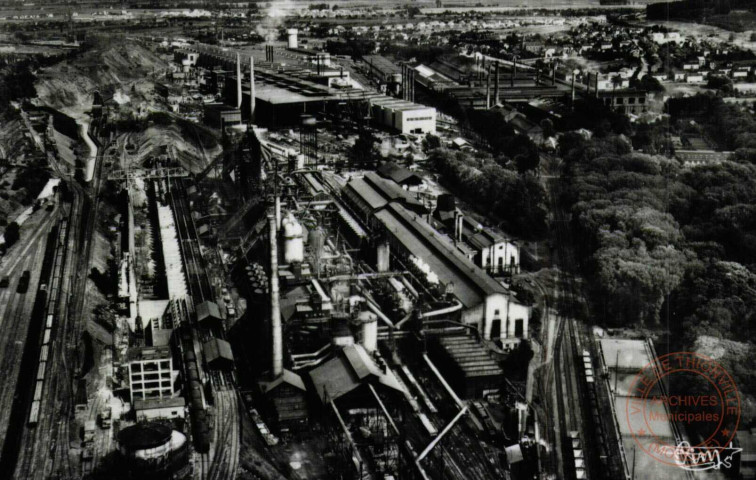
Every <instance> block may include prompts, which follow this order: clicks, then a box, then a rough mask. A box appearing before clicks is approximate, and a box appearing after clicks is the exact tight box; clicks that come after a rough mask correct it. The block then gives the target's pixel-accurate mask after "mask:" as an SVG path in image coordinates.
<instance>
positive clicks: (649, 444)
mask: <svg viewBox="0 0 756 480" xmlns="http://www.w3.org/2000/svg"><path fill="white" fill-rule="evenodd" d="M625 395H626V397H625V400H626V402H625V413H626V415H627V429H628V431H629V433H630V434H631V435H632V437H633V440H635V443H636V445H637V446H638V447H639V448H640V449H641V450H642V451H644V452H645V453H647V454H648V455H650V456H651V457H652V458H654V459H656V460H658V461H659V462H662V463H665V464H668V465H672V466H676V467H681V468H684V469H686V470H707V469H710V468H712V469H713V468H716V469H719V468H720V467H722V466H729V465H728V463H729V462H730V461H731V457H732V453H731V452H732V451H733V450H735V449H733V448H732V443H731V442H732V439H733V437H734V436H735V432H736V430H737V428H738V424H739V422H740V395H739V393H738V389H737V387H736V385H735V382H734V381H733V379H732V376H731V375H730V374H729V373H728V372H727V371H726V370H725V369H724V368H722V366H721V365H720V364H719V363H718V362H716V361H715V360H714V359H712V358H709V357H707V356H705V355H701V354H698V353H694V352H676V353H669V354H667V355H662V356H660V357H658V358H656V359H655V360H654V361H652V362H651V363H649V364H648V365H646V366H644V367H643V368H641V369H640V371H639V372H638V373H637V374H636V375H634V376H633V377H632V379H631V381H630V384H629V387H628V388H627V393H626V394H625ZM618 407H620V408H621V404H618Z"/></svg>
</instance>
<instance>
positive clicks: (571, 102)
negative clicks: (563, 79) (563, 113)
mask: <svg viewBox="0 0 756 480" xmlns="http://www.w3.org/2000/svg"><path fill="white" fill-rule="evenodd" d="M575 75H577V73H576V72H575V71H573V72H572V88H571V93H570V105H571V106H572V108H573V109H574V108H575Z"/></svg>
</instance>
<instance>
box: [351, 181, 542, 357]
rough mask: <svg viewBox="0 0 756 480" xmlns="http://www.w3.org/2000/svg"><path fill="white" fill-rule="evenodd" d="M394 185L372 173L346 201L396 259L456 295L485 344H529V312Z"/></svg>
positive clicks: (465, 319)
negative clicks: (420, 264)
mask: <svg viewBox="0 0 756 480" xmlns="http://www.w3.org/2000/svg"><path fill="white" fill-rule="evenodd" d="M392 184H393V185H392ZM394 185H396V184H394V182H391V181H390V180H386V179H384V178H382V177H380V176H378V175H377V174H375V173H372V172H371V173H368V174H367V175H366V176H365V177H364V178H355V179H352V180H351V181H350V182H349V183H348V184H347V185H346V186H345V187H344V190H343V195H344V199H345V200H346V201H347V203H348V204H350V206H351V207H352V208H353V209H354V211H355V212H357V213H358V215H360V216H361V217H362V218H363V219H367V222H366V223H367V224H368V225H369V226H370V228H371V229H372V230H374V232H376V233H378V232H380V233H383V234H384V236H385V238H386V239H387V241H388V244H389V248H390V249H391V252H392V253H393V255H394V256H396V257H398V258H399V259H401V260H402V261H403V262H404V263H407V262H408V260H409V258H410V257H411V256H412V257H415V258H419V259H422V260H423V261H424V262H425V263H427V264H428V266H429V267H430V270H431V271H432V272H433V273H435V274H436V275H437V276H438V279H439V280H440V282H441V283H443V284H444V285H446V286H449V287H451V288H452V289H453V292H454V296H455V297H456V298H457V299H458V300H459V302H460V303H461V304H462V307H463V308H462V309H461V315H460V320H461V321H462V322H463V323H466V324H469V325H473V326H475V327H476V328H478V330H479V331H480V333H481V335H482V337H483V338H484V339H486V340H493V339H498V340H500V341H501V343H502V345H503V346H504V347H505V348H511V347H514V346H515V345H517V344H518V343H519V342H520V340H521V339H523V338H527V335H528V320H529V318H530V307H528V306H526V305H523V304H521V303H519V302H517V300H516V299H515V298H514V296H513V294H512V293H511V292H510V291H509V290H507V288H505V287H504V285H502V284H501V283H499V282H498V281H496V280H495V279H494V278H492V277H491V276H489V275H488V274H487V273H486V272H485V271H484V270H483V269H482V268H480V267H478V266H477V265H475V264H474V263H473V262H472V261H471V260H470V259H468V258H467V257H466V256H464V255H463V254H462V253H461V252H460V251H459V250H457V248H456V247H455V246H454V244H453V243H452V242H451V241H450V240H448V239H447V238H445V237H444V236H443V235H442V234H441V233H440V232H438V231H437V230H436V229H434V228H433V227H432V226H431V225H430V224H429V223H428V222H426V221H425V219H424V218H423V216H422V215H420V214H418V213H417V212H418V210H417V207H418V205H417V203H415V202H416V201H414V199H413V198H412V196H411V194H409V193H406V192H405V193H404V194H402V193H401V192H404V191H403V189H402V188H401V187H398V188H394ZM400 191H401V192H400ZM413 210H414V211H413Z"/></svg>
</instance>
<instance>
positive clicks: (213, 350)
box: [202, 338, 234, 370]
mask: <svg viewBox="0 0 756 480" xmlns="http://www.w3.org/2000/svg"><path fill="white" fill-rule="evenodd" d="M202 351H203V352H204V353H205V361H206V362H207V365H208V367H210V368H211V369H213V370H231V369H233V368H234V354H233V352H231V345H230V344H229V343H228V342H227V341H225V340H221V339H220V338H213V339H212V340H208V341H207V342H205V343H204V344H203V345H202Z"/></svg>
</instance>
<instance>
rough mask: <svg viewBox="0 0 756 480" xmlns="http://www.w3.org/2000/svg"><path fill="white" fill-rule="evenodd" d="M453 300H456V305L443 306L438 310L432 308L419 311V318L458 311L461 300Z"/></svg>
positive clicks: (460, 306)
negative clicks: (428, 310) (429, 310)
mask: <svg viewBox="0 0 756 480" xmlns="http://www.w3.org/2000/svg"><path fill="white" fill-rule="evenodd" d="M455 302H456V305H452V306H451V307H445V308H441V309H438V310H433V311H431V312H426V313H421V314H420V318H430V317H437V316H439V315H444V314H447V313H453V312H458V311H460V310H462V307H463V305H462V302H460V301H459V300H455Z"/></svg>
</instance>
